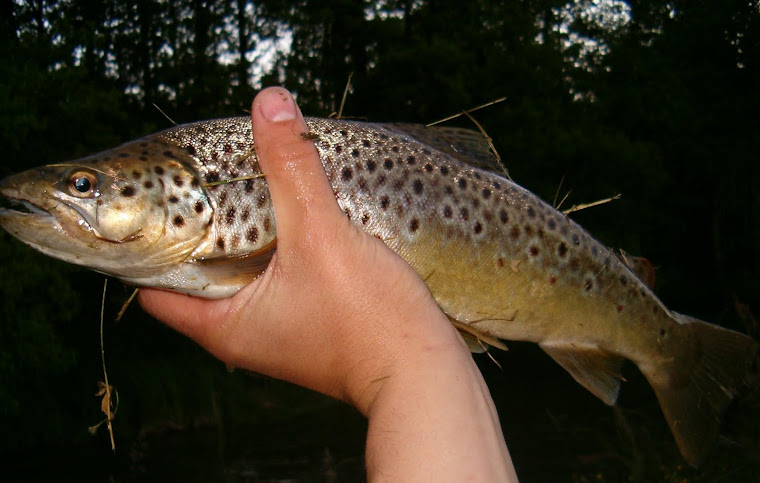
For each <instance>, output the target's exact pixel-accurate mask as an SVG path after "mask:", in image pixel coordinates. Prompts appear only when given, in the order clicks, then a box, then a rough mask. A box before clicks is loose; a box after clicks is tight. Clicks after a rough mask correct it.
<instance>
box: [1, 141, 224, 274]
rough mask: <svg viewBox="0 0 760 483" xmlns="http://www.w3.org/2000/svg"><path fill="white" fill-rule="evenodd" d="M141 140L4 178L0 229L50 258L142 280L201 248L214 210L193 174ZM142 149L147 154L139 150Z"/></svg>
mask: <svg viewBox="0 0 760 483" xmlns="http://www.w3.org/2000/svg"><path fill="white" fill-rule="evenodd" d="M144 144H145V143H140V142H139V141H136V142H134V143H130V144H127V145H124V146H122V147H120V148H116V149H113V150H110V151H106V152H103V153H100V154H96V155H93V156H89V157H87V158H83V159H80V160H77V161H72V162H68V163H62V164H54V165H48V166H43V167H40V168H36V169H31V170H29V171H25V172H22V173H19V174H16V175H13V176H10V177H8V178H5V179H3V180H2V181H0V196H2V198H4V199H5V201H6V202H7V203H6V204H7V205H9V208H2V209H0V226H2V228H4V229H5V230H7V231H8V232H9V233H11V234H12V235H14V236H15V237H16V238H18V239H20V240H21V241H22V242H24V243H26V244H28V245H30V246H32V247H33V248H35V249H37V250H39V251H40V252H42V253H45V254H46V255H49V256H52V257H55V258H58V259H61V260H64V261H66V262H70V263H75V264H78V265H83V266H86V267H88V268H91V269H93V270H97V271H99V272H103V273H106V274H110V275H114V276H117V277H119V278H122V279H127V280H129V279H132V280H136V281H139V280H140V279H141V278H146V277H151V276H155V275H156V274H159V273H161V272H163V271H166V270H168V269H169V268H170V267H171V266H174V265H176V264H177V263H181V262H183V261H186V260H188V259H189V258H192V257H193V256H194V254H196V253H198V252H199V251H203V248H204V247H205V246H206V245H207V243H206V242H205V239H206V238H208V237H207V234H208V232H209V231H210V224H211V219H212V211H213V210H212V208H211V205H210V203H209V199H208V196H207V193H206V191H205V188H204V187H203V186H201V183H200V181H199V179H198V176H197V175H196V173H195V171H194V170H193V169H192V168H191V167H190V166H189V165H187V164H186V163H183V162H182V161H181V160H179V159H176V158H169V157H159V156H144V155H142V154H140V153H141V152H144V150H145V148H144V147H141V145H144ZM141 150H142V151H141Z"/></svg>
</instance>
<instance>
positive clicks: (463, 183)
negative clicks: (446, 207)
mask: <svg viewBox="0 0 760 483" xmlns="http://www.w3.org/2000/svg"><path fill="white" fill-rule="evenodd" d="M457 185H458V186H459V188H460V189H463V190H464V189H467V180H466V179H464V178H459V180H458V181H457Z"/></svg>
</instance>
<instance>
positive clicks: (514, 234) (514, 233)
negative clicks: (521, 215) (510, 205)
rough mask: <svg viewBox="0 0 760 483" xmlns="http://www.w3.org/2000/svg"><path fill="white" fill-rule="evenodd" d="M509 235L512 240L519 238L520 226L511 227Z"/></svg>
mask: <svg viewBox="0 0 760 483" xmlns="http://www.w3.org/2000/svg"><path fill="white" fill-rule="evenodd" d="M509 236H510V237H512V239H513V240H517V239H518V238H520V227H519V226H513V227H512V229H511V230H510V231H509Z"/></svg>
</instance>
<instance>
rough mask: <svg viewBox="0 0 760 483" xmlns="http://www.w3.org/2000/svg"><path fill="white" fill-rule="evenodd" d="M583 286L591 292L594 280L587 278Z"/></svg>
mask: <svg viewBox="0 0 760 483" xmlns="http://www.w3.org/2000/svg"><path fill="white" fill-rule="evenodd" d="M583 288H584V289H586V292H590V291H591V289H592V288H594V281H593V280H591V279H590V278H587V279H586V282H585V283H584V284H583Z"/></svg>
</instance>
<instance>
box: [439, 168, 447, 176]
mask: <svg viewBox="0 0 760 483" xmlns="http://www.w3.org/2000/svg"><path fill="white" fill-rule="evenodd" d="M440 171H441V174H442V175H444V176H446V175H447V174H449V168H447V167H446V166H441V168H440Z"/></svg>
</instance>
